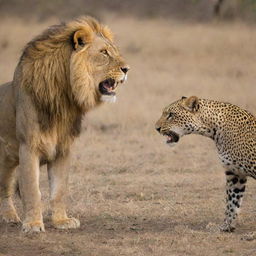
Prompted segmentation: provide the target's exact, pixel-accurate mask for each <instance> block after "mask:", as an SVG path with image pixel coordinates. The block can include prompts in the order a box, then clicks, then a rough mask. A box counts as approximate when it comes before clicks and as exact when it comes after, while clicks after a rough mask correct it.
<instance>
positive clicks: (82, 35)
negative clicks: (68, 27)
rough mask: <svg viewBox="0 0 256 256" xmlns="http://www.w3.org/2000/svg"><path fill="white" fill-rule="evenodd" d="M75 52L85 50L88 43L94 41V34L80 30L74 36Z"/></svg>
mask: <svg viewBox="0 0 256 256" xmlns="http://www.w3.org/2000/svg"><path fill="white" fill-rule="evenodd" d="M72 41H73V48H74V50H77V49H80V48H83V47H84V46H85V45H86V44H87V43H89V42H91V41H92V32H91V31H90V30H84V29H80V30H77V31H76V32H75V33H74V35H73V40H72Z"/></svg>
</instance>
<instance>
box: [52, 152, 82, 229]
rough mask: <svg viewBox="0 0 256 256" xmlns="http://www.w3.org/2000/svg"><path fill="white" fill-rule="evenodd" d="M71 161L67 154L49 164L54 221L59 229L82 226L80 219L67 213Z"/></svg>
mask: <svg viewBox="0 0 256 256" xmlns="http://www.w3.org/2000/svg"><path fill="white" fill-rule="evenodd" d="M69 162H70V156H69V155H67V156H65V157H59V158H58V159H57V160H55V161H54V162H52V163H50V164H49V165H48V177H49V182H50V202H51V208H52V222H53V225H54V227H55V228H59V229H69V228H79V227H80V221H79V220H78V219H76V218H69V217H68V216H67V213H66V204H65V201H66V196H67V192H68V172H69Z"/></svg>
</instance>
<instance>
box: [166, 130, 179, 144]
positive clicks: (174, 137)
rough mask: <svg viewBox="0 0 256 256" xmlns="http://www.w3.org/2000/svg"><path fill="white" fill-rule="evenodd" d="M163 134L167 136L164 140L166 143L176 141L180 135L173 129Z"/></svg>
mask: <svg viewBox="0 0 256 256" xmlns="http://www.w3.org/2000/svg"><path fill="white" fill-rule="evenodd" d="M164 136H166V137H167V140H166V143H167V144H172V143H177V142H178V141H179V139H180V136H179V135H178V134H177V133H176V132H173V131H170V132H168V133H167V134H164Z"/></svg>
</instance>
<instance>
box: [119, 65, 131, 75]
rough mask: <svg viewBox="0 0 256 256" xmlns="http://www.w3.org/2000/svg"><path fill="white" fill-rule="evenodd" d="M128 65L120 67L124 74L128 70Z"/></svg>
mask: <svg viewBox="0 0 256 256" xmlns="http://www.w3.org/2000/svg"><path fill="white" fill-rule="evenodd" d="M129 69H130V67H128V66H126V67H122V68H121V70H122V71H123V72H124V73H125V74H126V73H127V72H128V71H129Z"/></svg>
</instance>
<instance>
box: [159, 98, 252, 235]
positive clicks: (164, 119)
mask: <svg viewBox="0 0 256 256" xmlns="http://www.w3.org/2000/svg"><path fill="white" fill-rule="evenodd" d="M155 128H156V130H157V131H158V132H159V133H160V134H161V135H163V136H165V137H166V143H167V144H168V145H169V146H174V145H176V144H177V143H178V142H179V140H180V138H181V137H183V136H184V135H189V134H199V135H202V136H205V137H208V138H210V139H211V140H213V141H214V142H215V145H216V148H217V153H218V156H219V159H220V160H221V163H222V165H223V167H224V169H225V177H226V210H225V218H224V222H223V224H222V225H220V230H221V231H226V232H232V231H234V230H235V228H236V224H237V216H238V214H239V211H240V209H241V205H242V200H243V197H244V192H245V188H246V183H247V178H250V177H251V178H253V179H256V118H255V117H254V116H253V115H252V114H251V113H249V112H248V111H247V110H244V109H242V108H240V107H238V106H236V105H234V104H231V103H227V102H220V101H216V100H209V99H201V98H199V97H197V96H191V97H182V98H180V99H179V100H177V101H175V102H173V103H171V104H170V105H168V106H167V107H165V108H164V110H163V112H162V115H161V117H160V119H159V120H158V121H157V122H156V124H155Z"/></svg>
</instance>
